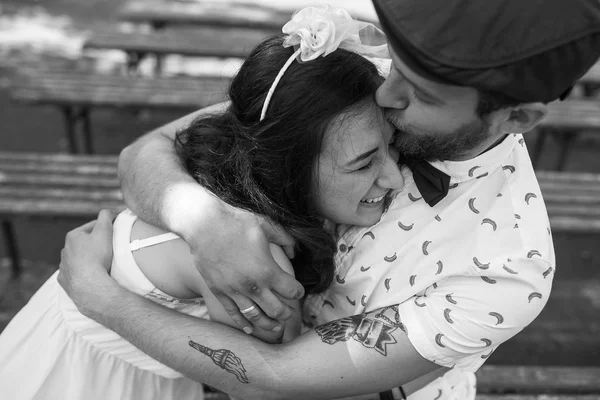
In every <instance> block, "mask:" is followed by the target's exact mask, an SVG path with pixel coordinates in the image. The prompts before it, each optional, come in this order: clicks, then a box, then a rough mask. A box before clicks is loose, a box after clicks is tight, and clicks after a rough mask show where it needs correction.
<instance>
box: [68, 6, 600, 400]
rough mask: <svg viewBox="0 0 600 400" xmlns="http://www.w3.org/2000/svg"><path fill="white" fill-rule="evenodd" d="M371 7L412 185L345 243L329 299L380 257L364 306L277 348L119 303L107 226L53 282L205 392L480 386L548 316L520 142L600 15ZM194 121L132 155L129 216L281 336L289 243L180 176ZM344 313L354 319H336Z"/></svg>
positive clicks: (335, 393) (530, 177) (124, 161)
mask: <svg viewBox="0 0 600 400" xmlns="http://www.w3.org/2000/svg"><path fill="white" fill-rule="evenodd" d="M374 4H375V8H376V10H377V13H378V15H379V18H380V21H381V24H382V27H383V28H384V30H385V32H386V33H387V35H388V38H389V41H390V53H391V56H392V61H393V67H392V70H391V73H390V75H389V77H388V78H387V80H386V82H385V83H384V84H383V85H382V86H381V88H380V89H379V91H378V93H377V102H378V104H379V105H380V106H382V107H384V108H385V109H386V112H387V115H388V118H389V120H390V121H391V122H392V123H393V124H394V125H395V126H396V127H397V128H398V139H397V143H396V145H397V147H398V149H399V150H400V152H401V153H402V154H404V155H405V156H406V160H405V163H406V164H407V165H408V166H409V167H410V168H411V170H412V172H413V174H414V177H413V175H411V174H410V171H409V170H408V169H407V168H405V169H404V170H403V173H404V174H405V178H406V179H407V185H406V187H405V188H404V190H403V191H402V192H401V193H400V194H399V195H398V197H397V198H396V200H395V202H394V204H392V206H390V211H389V212H388V213H386V214H385V215H384V217H383V218H382V220H381V221H380V223H378V224H377V225H376V226H374V227H372V228H371V229H370V230H368V231H365V232H361V234H360V235H353V236H342V237H341V238H340V240H339V242H338V246H339V251H338V253H337V255H336V261H337V265H338V271H337V272H338V275H337V278H338V279H337V283H335V284H339V285H342V284H347V285H348V284H352V279H351V278H352V277H351V276H347V275H345V274H346V273H354V272H352V271H350V270H349V269H348V268H349V266H350V265H362V264H360V263H361V261H362V260H363V258H364V259H365V260H367V259H368V260H371V259H370V258H366V255H367V254H368V252H365V251H362V250H361V249H365V248H368V249H370V252H372V251H377V252H380V253H381V258H380V259H379V260H378V261H377V262H373V263H370V264H364V265H363V268H361V270H364V271H367V270H371V272H373V271H376V274H374V275H373V277H374V278H373V279H372V281H371V283H370V284H369V285H370V286H369V288H368V289H369V290H368V293H369V295H365V296H362V298H360V299H358V298H357V299H349V298H347V299H343V298H339V296H336V293H335V288H334V289H333V290H330V291H328V292H326V293H325V294H324V295H323V296H322V298H320V300H322V301H321V302H317V301H315V300H314V299H313V300H311V302H310V304H308V306H307V307H305V312H306V313H308V318H309V319H311V318H312V319H313V320H314V321H317V322H318V323H320V324H321V325H320V326H318V327H317V328H316V329H315V330H313V331H310V332H308V333H306V334H304V335H302V336H301V337H300V338H299V339H297V340H294V341H293V342H291V343H288V344H285V345H281V346H268V345H265V344H263V343H260V342H257V341H256V340H254V339H252V338H250V337H246V336H244V335H243V334H241V333H239V332H235V331H232V330H230V329H227V328H226V327H223V326H219V325H216V324H212V323H210V322H206V321H198V320H194V319H191V318H189V317H186V316H184V315H179V314H176V313H173V312H170V311H169V310H165V309H162V308H161V307H158V306H155V305H153V304H151V303H149V302H147V301H145V300H144V299H141V298H138V297H137V296H135V295H132V294H130V293H128V292H127V291H125V290H123V289H121V288H120V287H118V285H116V284H115V283H114V282H113V281H112V280H111V279H110V278H109V276H108V275H107V274H106V268H107V267H108V264H109V263H108V262H107V259H106V258H107V253H108V252H109V249H110V246H109V242H108V239H107V238H108V237H109V236H108V233H110V231H109V230H108V228H107V227H106V226H105V225H107V223H106V217H103V218H102V220H103V221H104V223H102V224H100V225H98V228H97V229H95V230H94V231H93V232H92V233H91V234H90V235H87V234H86V233H84V232H81V231H78V232H76V233H75V234H72V235H70V236H69V237H68V239H67V245H66V251H65V254H64V257H63V262H62V264H61V272H62V273H61V277H60V278H59V279H60V281H61V284H62V285H63V286H64V287H65V289H66V290H67V292H68V293H69V294H70V295H71V297H72V298H73V300H74V301H75V303H76V304H77V305H78V307H79V308H80V310H81V311H82V312H83V313H84V314H86V315H88V316H90V317H92V318H93V319H96V320H98V321H99V322H101V323H102V324H104V325H106V326H108V327H109V328H111V329H113V330H115V331H116V332H117V333H119V334H120V335H121V336H123V337H125V338H126V339H127V340H129V341H131V342H132V343H133V344H135V345H136V346H138V347H139V348H140V349H141V350H143V351H144V352H145V353H147V354H149V355H151V356H153V357H155V358H156V359H158V360H160V361H162V362H163V363H165V364H167V365H169V366H171V367H172V368H174V369H176V370H179V371H181V372H183V373H185V374H186V375H187V376H189V377H191V378H193V379H195V380H198V381H201V382H206V383H208V384H210V385H212V386H216V387H218V388H219V389H222V390H224V391H225V392H227V393H230V394H232V395H233V396H236V397H243V398H260V399H268V398H307V397H308V396H310V397H312V398H335V397H342V396H349V395H355V394H361V393H371V392H377V391H382V390H385V389H389V388H392V387H395V386H399V385H405V384H407V383H409V382H411V381H413V380H414V379H416V378H419V377H422V376H426V375H429V377H431V376H434V375H435V374H436V373H439V371H440V369H441V368H453V367H456V368H457V369H461V370H464V371H475V370H477V368H479V366H480V365H481V364H482V363H483V362H484V361H485V359H486V358H487V357H489V355H490V354H491V353H492V352H493V351H494V349H495V348H497V346H498V345H500V344H501V343H503V342H504V341H506V340H508V339H509V338H510V337H512V336H514V335H515V334H516V333H518V332H519V331H520V330H521V329H523V328H524V327H525V326H527V325H528V324H529V323H530V322H531V321H532V320H533V319H534V318H535V317H536V316H537V315H538V314H539V312H540V311H541V310H542V308H543V306H544V305H545V302H546V301H547V299H548V295H549V293H550V287H551V282H552V277H553V272H554V268H555V265H554V250H553V246H552V239H551V235H550V229H549V224H548V218H547V213H546V210H545V206H544V204H543V201H542V198H541V193H540V190H539V186H538V184H537V181H536V179H535V174H534V172H533V169H532V167H531V163H530V161H529V158H528V154H527V150H526V148H525V145H524V142H523V139H522V137H521V135H520V134H522V133H525V132H527V131H529V130H531V129H532V128H533V127H535V126H536V124H537V123H539V121H540V120H541V119H542V118H543V117H544V116H545V115H546V113H547V109H546V106H545V103H547V102H549V101H553V100H556V99H559V98H561V99H562V98H564V97H566V96H567V95H568V92H569V90H570V88H571V87H572V85H573V84H574V82H575V80H576V79H578V78H579V77H581V76H582V75H583V74H584V73H585V72H586V71H587V69H589V67H591V66H592V65H593V64H594V63H595V62H596V61H597V59H598V57H599V55H600V2H598V1H597V0H575V1H570V2H569V4H568V7H565V3H564V2H562V1H560V0H551V1H546V2H543V3H541V4H540V3H539V2H533V1H530V2H523V1H520V0H492V1H486V2H473V1H469V0H453V1H436V0H403V1H393V0H374ZM211 111H214V109H213V110H211ZM202 112H203V111H199V112H197V113H195V114H194V115H192V116H188V117H186V118H184V119H182V120H180V121H176V122H175V123H173V124H170V125H168V126H166V127H163V128H162V129H160V130H158V131H156V132H153V133H151V134H149V135H147V136H146V137H144V138H142V139H141V140H139V141H138V142H136V143H135V144H133V145H132V146H130V147H129V148H128V149H126V150H125V151H124V152H123V153H122V155H121V159H120V174H121V178H122V184H123V190H124V194H125V198H126V202H127V204H128V206H129V207H130V208H132V210H133V211H134V212H135V213H136V214H138V215H139V216H140V217H141V218H142V219H145V220H147V221H149V222H152V223H154V224H157V225H162V226H164V227H166V228H167V229H169V230H171V231H174V232H176V233H178V234H180V235H181V236H183V237H184V238H185V239H186V241H187V242H188V244H189V245H190V247H191V248H192V251H193V253H194V258H195V260H196V263H197V267H198V269H199V271H200V272H201V274H202V275H203V277H204V278H205V280H206V281H207V282H208V284H209V287H210V288H211V290H213V292H214V293H215V294H216V295H217V297H218V298H219V299H220V300H221V302H222V303H223V305H224V306H225V308H226V309H227V311H228V313H229V314H230V315H231V317H232V319H233V320H234V321H236V322H237V323H238V325H240V327H242V328H244V330H245V331H246V332H251V329H252V325H253V324H255V325H258V326H261V327H263V328H266V329H274V330H277V329H280V325H279V323H278V322H277V320H285V319H286V318H288V317H289V316H290V315H291V310H289V309H288V308H286V307H285V306H284V305H283V303H282V302H281V300H280V299H279V298H278V296H283V297H288V298H299V297H301V296H302V294H303V291H302V288H301V287H300V286H299V284H298V283H297V282H295V281H294V280H293V279H292V278H291V277H290V276H289V275H286V274H285V273H283V272H281V271H279V270H278V268H277V267H276V266H275V263H274V261H273V260H272V259H271V257H270V256H269V255H268V254H269V253H268V251H267V249H268V243H269V242H270V241H272V242H275V243H277V244H279V245H281V246H283V247H284V249H285V250H286V252H287V253H288V255H290V256H292V253H293V242H292V240H291V238H290V237H289V235H287V234H286V233H285V232H282V231H281V230H280V229H279V228H278V227H276V226H272V225H271V224H269V222H268V221H264V220H262V219H261V218H260V217H259V216H255V215H251V214H249V213H247V212H244V211H241V210H237V209H233V208H232V207H230V206H228V205H227V204H224V203H222V202H220V201H219V200H218V199H216V198H214V197H213V196H211V195H210V194H209V193H207V192H205V191H204V190H203V189H202V188H201V187H200V186H198V185H197V183H196V182H195V181H194V180H193V179H192V178H191V177H189V176H187V175H186V174H185V172H184V171H183V170H182V169H181V168H180V167H179V166H178V163H177V160H176V157H175V154H174V152H173V149H172V140H173V135H174V132H175V130H176V129H177V127H178V126H182V125H185V124H186V123H187V122H188V121H189V120H190V119H191V118H192V117H193V116H195V115H198V114H200V113H202ZM426 161H427V162H426ZM207 210H208V211H207ZM202 227H210V232H203V231H202ZM94 249H95V250H94ZM99 249H106V251H105V252H102V251H101V250H99ZM209 249H210V251H208V250H209ZM98 253H100V254H99V255H97V256H96V257H94V256H93V255H94V254H98ZM371 254H372V253H371ZM369 262H371V261H369ZM100 266H102V267H104V268H100ZM98 293H100V294H101V296H98V295H97V294H98ZM255 304H257V305H259V306H260V307H254V305H255ZM340 309H342V310H356V309H359V310H361V311H359V312H358V313H355V314H357V315H354V316H352V317H347V318H339V315H340V314H339V310H340ZM334 310H335V313H334ZM242 311H244V312H242ZM363 311H364V312H363ZM244 314H245V316H246V317H248V319H246V317H245V316H244ZM335 315H338V316H337V317H335ZM342 315H344V314H342ZM345 315H353V314H352V313H347V314H345ZM330 316H333V317H332V318H331V317H330ZM268 317H271V318H275V319H276V320H273V319H271V318H268ZM313 317H314V318H313ZM198 349H204V350H203V351H202V352H200V350H198ZM215 364H216V365H215ZM431 374H433V375H431ZM240 376H242V378H241V379H240ZM426 380H427V379H426ZM429 380H430V379H429ZM442 395H443V393H442V392H440V398H442V397H441V396H442Z"/></svg>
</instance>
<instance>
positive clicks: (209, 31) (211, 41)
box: [83, 27, 273, 75]
mask: <svg viewBox="0 0 600 400" xmlns="http://www.w3.org/2000/svg"><path fill="white" fill-rule="evenodd" d="M271 34H273V32H272V31H268V30H261V29H247V28H220V29H218V30H216V29H214V28H206V27H202V28H197V29H195V30H193V31H192V30H161V31H152V32H147V33H138V32H136V33H125V32H119V31H117V30H114V29H113V30H110V31H103V32H94V34H93V35H92V36H91V37H90V38H89V39H87V40H86V41H85V43H84V45H83V48H84V49H100V50H123V51H124V52H125V53H126V54H127V65H128V68H129V69H130V70H133V69H135V68H137V66H138V64H139V63H140V61H141V60H142V59H143V58H144V57H145V56H147V55H150V56H154V57H155V59H156V74H157V75H160V73H161V72H162V60H163V57H164V56H166V55H169V54H180V55H183V56H195V57H238V58H246V57H247V56H248V54H249V53H250V51H251V50H252V49H253V48H254V47H255V46H256V45H257V44H258V43H260V42H261V41H262V40H263V39H264V38H265V37H267V36H270V35H271Z"/></svg>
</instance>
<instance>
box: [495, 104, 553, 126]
mask: <svg viewBox="0 0 600 400" xmlns="http://www.w3.org/2000/svg"><path fill="white" fill-rule="evenodd" d="M505 111H507V113H506V114H504V116H505V119H504V121H502V122H501V123H500V129H501V131H502V132H506V133H525V132H527V131H530V130H532V129H533V128H535V126H536V125H537V124H539V123H540V121H541V120H542V119H544V117H545V116H546V114H548V107H547V106H546V105H545V104H543V103H522V104H519V105H517V106H514V107H509V108H508V109H507V110H505Z"/></svg>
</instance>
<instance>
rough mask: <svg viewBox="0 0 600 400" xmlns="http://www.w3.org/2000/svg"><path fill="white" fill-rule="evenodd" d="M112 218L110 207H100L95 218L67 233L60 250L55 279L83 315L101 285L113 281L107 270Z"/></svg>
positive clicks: (109, 263)
mask: <svg viewBox="0 0 600 400" xmlns="http://www.w3.org/2000/svg"><path fill="white" fill-rule="evenodd" d="M112 220H113V216H112V214H111V212H110V211H107V210H103V211H101V212H100V214H98V219H97V220H95V221H90V222H88V223H87V224H85V225H83V226H80V227H79V228H75V229H73V230H72V231H70V232H69V233H67V236H66V239H65V247H64V248H63V249H62V251H61V253H60V256H61V260H60V273H59V274H58V282H59V283H60V285H61V286H62V287H63V289H64V290H65V291H66V292H67V294H68V295H69V297H71V299H72V300H73V302H74V303H75V305H77V308H78V309H79V310H80V311H81V312H82V313H83V314H84V315H88V316H90V313H92V312H93V305H95V304H94V303H95V302H96V300H95V299H96V296H95V295H96V294H97V295H98V296H102V294H103V293H105V291H104V290H102V289H108V288H109V287H111V286H114V284H115V283H114V281H113V280H112V278H110V276H109V274H108V271H109V269H110V265H111V263H112V256H113V251H112V233H113V228H112ZM96 305H97V304H96Z"/></svg>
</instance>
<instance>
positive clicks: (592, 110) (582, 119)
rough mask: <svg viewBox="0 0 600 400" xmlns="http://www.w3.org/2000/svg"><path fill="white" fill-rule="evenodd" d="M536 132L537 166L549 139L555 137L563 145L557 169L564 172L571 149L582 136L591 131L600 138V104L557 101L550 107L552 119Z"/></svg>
mask: <svg viewBox="0 0 600 400" xmlns="http://www.w3.org/2000/svg"><path fill="white" fill-rule="evenodd" d="M536 129H537V130H538V131H539V136H538V138H537V141H536V144H535V147H534V148H532V150H531V159H532V162H533V164H534V166H535V165H537V163H538V162H539V158H540V155H541V153H542V149H543V147H544V144H545V142H546V139H547V137H548V136H553V137H554V138H555V139H556V140H557V141H558V142H559V143H560V150H559V154H558V157H557V158H556V163H555V167H554V168H555V169H556V170H558V171H560V170H562V169H563V168H564V166H565V164H566V161H567V156H568V154H569V149H570V147H571V145H572V144H573V142H574V141H575V139H576V138H577V134H578V133H579V132H581V131H585V130H588V131H590V130H591V131H596V132H598V133H599V134H600V100H597V99H587V98H575V99H567V100H565V101H554V102H552V103H550V104H548V115H547V116H546V118H544V119H543V120H542V121H541V122H540V125H539V126H538V127H537V128H536Z"/></svg>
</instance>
